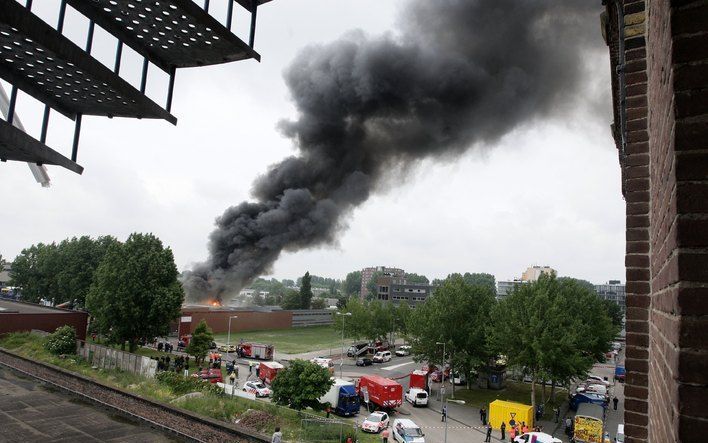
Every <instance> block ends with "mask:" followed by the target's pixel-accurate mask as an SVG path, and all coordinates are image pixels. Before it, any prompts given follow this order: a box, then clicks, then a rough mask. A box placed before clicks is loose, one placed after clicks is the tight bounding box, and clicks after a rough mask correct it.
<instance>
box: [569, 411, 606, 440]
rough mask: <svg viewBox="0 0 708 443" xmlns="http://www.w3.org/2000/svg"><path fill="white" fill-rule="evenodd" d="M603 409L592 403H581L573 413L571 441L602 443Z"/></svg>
mask: <svg viewBox="0 0 708 443" xmlns="http://www.w3.org/2000/svg"><path fill="white" fill-rule="evenodd" d="M604 421H605V408H603V407H602V406H599V405H595V404H592V403H581V404H579V405H578V412H576V413H575V419H574V427H573V441H574V442H575V443H603V435H604V434H603V427H604Z"/></svg>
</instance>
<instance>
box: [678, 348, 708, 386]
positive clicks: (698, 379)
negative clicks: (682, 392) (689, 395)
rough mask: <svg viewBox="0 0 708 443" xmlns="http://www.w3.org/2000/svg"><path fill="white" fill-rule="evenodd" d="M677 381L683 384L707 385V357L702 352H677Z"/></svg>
mask: <svg viewBox="0 0 708 443" xmlns="http://www.w3.org/2000/svg"><path fill="white" fill-rule="evenodd" d="M679 380H680V381H682V382H684V383H698V384H708V355H707V354H705V353H704V352H693V351H689V350H681V352H679Z"/></svg>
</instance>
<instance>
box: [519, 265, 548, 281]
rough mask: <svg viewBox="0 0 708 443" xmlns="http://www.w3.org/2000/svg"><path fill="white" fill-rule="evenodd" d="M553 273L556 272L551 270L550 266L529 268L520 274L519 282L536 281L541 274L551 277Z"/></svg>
mask: <svg viewBox="0 0 708 443" xmlns="http://www.w3.org/2000/svg"><path fill="white" fill-rule="evenodd" d="M555 272H556V271H555V269H553V268H551V267H550V266H529V267H528V268H526V270H525V271H524V272H523V273H522V274H521V280H522V281H536V280H538V278H539V277H540V276H541V275H543V274H546V275H551V274H554V273H555Z"/></svg>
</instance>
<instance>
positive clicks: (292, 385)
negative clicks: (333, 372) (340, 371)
mask: <svg viewBox="0 0 708 443" xmlns="http://www.w3.org/2000/svg"><path fill="white" fill-rule="evenodd" d="M332 383H333V381H332V379H331V378H330V375H329V371H328V370H327V368H323V367H322V366H320V365H318V364H316V363H312V362H309V361H305V360H293V361H291V362H290V365H289V366H288V367H287V368H285V369H282V370H281V371H280V372H278V376H277V377H276V378H275V380H273V384H272V385H271V388H272V389H273V401H274V402H275V403H277V404H279V405H286V406H290V407H291V408H293V409H297V410H302V409H305V408H307V407H312V408H318V407H319V401H318V399H319V398H320V397H322V396H323V395H325V394H326V393H327V391H329V388H330V386H332Z"/></svg>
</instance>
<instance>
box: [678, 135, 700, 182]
mask: <svg viewBox="0 0 708 443" xmlns="http://www.w3.org/2000/svg"><path fill="white" fill-rule="evenodd" d="M707 124H708V123H707ZM676 180H708V153H696V152H692V151H685V152H678V153H677V155H676Z"/></svg>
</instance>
